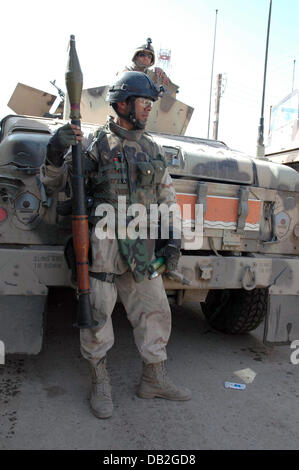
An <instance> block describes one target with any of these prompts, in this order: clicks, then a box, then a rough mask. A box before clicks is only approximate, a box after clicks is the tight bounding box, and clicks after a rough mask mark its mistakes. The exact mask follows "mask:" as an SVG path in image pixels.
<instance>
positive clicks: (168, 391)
mask: <svg viewBox="0 0 299 470" xmlns="http://www.w3.org/2000/svg"><path fill="white" fill-rule="evenodd" d="M137 395H138V396H139V397H140V398H155V397H157V398H165V399H167V400H178V401H185V400H190V399H191V392H190V390H188V389H187V388H185V387H178V386H177V385H175V384H174V383H173V382H172V381H171V380H170V378H169V377H168V376H167V373H166V368H165V363H164V362H158V363H156V364H145V363H143V369H142V377H141V381H140V384H139V387H138V390H137Z"/></svg>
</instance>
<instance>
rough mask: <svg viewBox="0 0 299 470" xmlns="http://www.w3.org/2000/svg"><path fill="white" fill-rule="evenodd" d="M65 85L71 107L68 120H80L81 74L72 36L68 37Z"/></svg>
mask: <svg viewBox="0 0 299 470" xmlns="http://www.w3.org/2000/svg"><path fill="white" fill-rule="evenodd" d="M65 83H66V88H67V92H68V97H69V100H70V105H71V112H70V119H75V120H76V119H80V118H81V115H80V101H81V93H82V87H83V74H82V71H81V67H80V63H79V59H78V55H77V51H76V42H75V36H74V35H71V37H70V44H69V56H68V61H67V68H66V72H65Z"/></svg>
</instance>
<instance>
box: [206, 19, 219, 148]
mask: <svg viewBox="0 0 299 470" xmlns="http://www.w3.org/2000/svg"><path fill="white" fill-rule="evenodd" d="M217 15H218V10H216V16H215V30H214V45H213V57H212V70H211V84H210V104H209V117H208V139H209V137H210V119H211V102H212V87H213V73H214V58H215V44H216V31H217Z"/></svg>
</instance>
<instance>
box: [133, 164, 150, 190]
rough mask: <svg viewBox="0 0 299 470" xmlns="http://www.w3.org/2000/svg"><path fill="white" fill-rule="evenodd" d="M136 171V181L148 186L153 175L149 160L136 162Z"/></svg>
mask: <svg viewBox="0 0 299 470" xmlns="http://www.w3.org/2000/svg"><path fill="white" fill-rule="evenodd" d="M136 166H137V172H138V181H139V183H140V185H141V186H149V185H151V184H152V181H153V176H154V167H153V165H152V164H151V163H150V162H138V163H136Z"/></svg>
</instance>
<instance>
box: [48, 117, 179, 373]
mask: <svg viewBox="0 0 299 470" xmlns="http://www.w3.org/2000/svg"><path fill="white" fill-rule="evenodd" d="M89 141H90V139H89ZM83 146H84V145H83ZM120 155H124V157H125V163H124V162H122V163H121V162H120ZM87 157H88V159H89V161H91V162H96V163H97V165H95V168H96V169H95V170H94V171H93V172H92V173H91V174H90V178H91V181H92V184H93V188H94V196H95V203H94V207H93V208H92V212H91V221H92V222H93V223H94V224H95V223H96V222H97V216H96V214H97V212H96V206H97V205H98V204H100V203H109V204H111V205H112V206H113V205H114V206H115V204H116V202H117V196H120V195H123V196H125V195H126V196H127V199H128V201H127V202H128V203H142V204H144V205H145V206H146V207H147V208H148V207H149V204H152V203H158V204H160V203H165V204H167V205H171V204H173V203H176V196H175V190H174V187H173V184H172V180H171V178H170V175H169V173H168V170H167V167H166V163H165V160H164V157H163V156H162V153H161V149H160V148H159V147H158V145H157V144H156V143H155V142H154V141H153V140H152V139H151V138H150V137H149V136H148V135H147V134H146V133H145V132H144V131H143V130H135V131H128V130H125V129H123V128H121V127H119V126H118V125H117V124H116V123H115V122H114V121H113V120H112V118H110V119H109V121H108V123H107V125H106V127H105V128H104V130H100V131H99V135H98V137H97V139H95V140H94V141H93V142H92V144H91V145H89V147H88V149H87ZM153 162H154V163H153ZM148 164H150V165H152V166H153V168H154V169H155V168H158V173H156V176H157V175H158V180H157V181H159V182H158V183H157V184H156V183H155V182H151V183H149V182H148V183H146V181H145V182H144V181H143V186H141V184H140V176H141V177H142V175H144V174H145V178H146V177H147V176H146V175H147V171H145V172H144V170H147V169H148ZM163 164H164V166H163ZM122 165H123V168H125V169H126V174H125V180H124V179H123V176H124V174H122V173H121V171H119V169H121V168H122ZM161 167H162V169H163V171H162V173H161ZM116 168H118V171H117V170H116ZM69 170H70V164H69V159H68V158H66V159H65V163H64V165H63V166H62V167H60V168H56V167H54V166H51V165H46V166H45V167H44V169H43V181H44V184H45V185H46V186H47V187H48V189H49V188H56V190H57V189H61V187H62V186H63V185H64V184H65V183H66V180H67V174H68V173H69ZM154 179H155V177H154ZM124 181H125V182H124ZM130 243H131V245H130ZM138 243H140V240H137V241H136V243H135V242H134V241H133V242H132V241H130V242H129V248H128V246H127V245H126V241H124V242H123V246H122V247H121V245H120V244H119V240H117V239H116V238H115V239H108V238H106V239H102V240H100V239H99V238H98V237H97V236H96V230H95V225H94V226H93V230H92V236H91V245H92V264H91V266H90V271H91V272H92V273H111V274H115V275H116V276H115V278H114V282H104V281H102V280H99V279H97V278H96V277H91V278H90V286H91V293H90V300H91V306H92V311H93V316H94V318H95V319H96V320H97V321H98V322H99V326H98V327H96V328H93V329H83V330H80V339H81V352H82V355H83V356H84V357H85V358H86V359H87V360H89V361H90V362H91V363H92V364H94V365H96V364H97V363H98V361H99V359H101V358H103V357H104V356H105V355H106V352H107V351H108V350H109V349H110V348H111V347H112V345H113V342H114V335H113V328H112V322H111V315H112V311H113V309H114V306H115V303H116V299H117V294H118V295H119V297H120V299H121V301H122V303H123V305H124V307H125V309H126V312H127V315H128V319H129V321H130V323H131V325H132V327H133V332H134V339H135V342H136V345H137V348H138V350H139V352H140V355H141V357H142V359H143V361H144V362H145V363H158V362H161V361H164V360H166V349H165V347H166V344H167V342H168V339H169V335H170V331H171V312H170V307H169V303H168V300H167V296H166V293H165V290H164V286H163V282H162V279H161V277H158V278H156V279H154V280H149V279H148V278H147V270H146V268H147V265H148V262H149V261H151V259H153V257H154V241H153V240H143V241H142V242H141V244H142V243H143V245H142V246H141V250H140V251H141V253H142V256H141V259H140V257H139V259H138V250H139V249H140V245H138ZM126 248H128V252H127V253H126ZM121 250H122V252H121ZM145 252H146V256H145V258H144V253H145ZM139 254H140V252H139ZM138 264H139V266H141V269H140V270H138V269H136V265H138ZM137 267H138V266H137ZM95 276H96V274H95Z"/></svg>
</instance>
